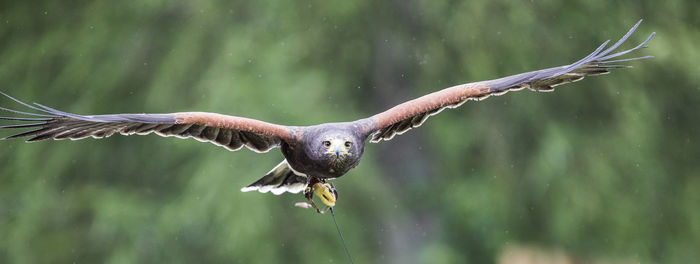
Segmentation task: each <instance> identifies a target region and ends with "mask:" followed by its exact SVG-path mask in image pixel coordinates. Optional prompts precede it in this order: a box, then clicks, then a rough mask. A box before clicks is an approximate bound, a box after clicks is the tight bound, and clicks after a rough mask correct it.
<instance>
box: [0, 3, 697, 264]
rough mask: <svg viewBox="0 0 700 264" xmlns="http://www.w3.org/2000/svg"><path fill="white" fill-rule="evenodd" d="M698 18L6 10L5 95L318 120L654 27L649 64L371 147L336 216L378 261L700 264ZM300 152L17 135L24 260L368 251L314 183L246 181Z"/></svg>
mask: <svg viewBox="0 0 700 264" xmlns="http://www.w3.org/2000/svg"><path fill="white" fill-rule="evenodd" d="M698 10H700V2H698V1H673V0H672V1H664V2H659V1H602V0H596V1H485V0H484V1H398V0H395V1H4V2H2V3H0V90H2V91H4V92H7V93H9V94H11V95H13V96H15V97H17V98H19V99H23V100H28V101H37V102H41V103H43V104H47V105H50V106H53V107H56V108H59V109H62V110H65V111H70V112H75V113H79V114H103V113H119V112H176V111H195V110H196V111H210V112H220V113H226V114H233V115H240V116H246V117H251V118H257V119H262V120H265V121H270V122H276V123H282V124H289V125H310V124H317V123H322V122H329V121H345V120H354V119H359V118H363V117H366V116H369V115H371V114H373V113H375V112H378V111H381V110H384V109H386V108H388V107H390V106H392V105H394V104H396V103H399V102H401V101H403V100H407V99H410V98H414V97H417V96H420V95H423V94H426V93H429V92H432V91H436V90H438V89H441V88H444V87H447V86H451V85H454V84H459V83H465V82H470V81H477V80H484V79H491V78H496V77H500V76H505V75H510V74H515V73H519V72H524V71H529V70H535V69H540V68H545V67H551V66H558V65H562V64H567V63H569V62H572V61H574V60H576V59H578V58H580V57H581V56H584V55H586V54H588V53H589V52H590V51H592V50H593V49H594V48H595V47H596V46H597V45H598V44H600V43H601V42H602V41H604V40H606V39H611V38H612V39H616V38H619V37H621V36H622V34H623V33H624V32H625V31H626V30H627V29H628V28H629V27H631V26H632V25H633V24H634V23H635V22H636V21H637V20H638V19H639V18H644V19H645V22H644V23H643V24H642V25H641V27H640V28H639V30H638V32H637V33H636V34H635V35H634V36H633V37H632V38H631V40H630V43H629V44H628V45H627V47H630V46H631V45H632V44H633V43H632V42H638V41H641V40H643V39H644V38H645V37H646V36H647V35H648V34H649V33H650V32H652V31H656V32H657V33H658V35H657V37H656V38H655V39H654V40H652V41H651V43H650V45H649V48H648V49H645V50H643V51H642V53H637V54H638V55H654V56H655V58H654V59H651V60H646V61H640V62H633V63H631V64H632V65H633V66H634V68H633V69H625V70H620V71H616V72H614V73H612V74H610V75H607V76H600V77H591V78H587V79H585V80H583V81H581V82H577V83H574V84H569V85H566V86H562V87H560V88H558V89H557V91H556V92H554V93H548V94H541V93H533V92H525V91H523V92H518V93H510V94H508V95H505V96H501V97H497V98H490V99H488V100H485V101H483V102H478V103H477V102H470V103H467V104H465V105H463V106H462V107H461V108H459V109H457V110H450V111H445V112H443V113H442V114H440V115H438V116H436V117H433V118H431V119H430V120H429V121H428V122H427V123H426V124H424V125H423V126H422V127H421V128H420V129H415V130H412V131H410V132H408V133H407V134H405V135H402V136H399V137H397V138H395V139H394V140H392V141H389V142H385V143H382V144H369V145H368V146H367V150H366V153H365V157H364V160H363V162H362V163H361V164H360V166H359V167H357V168H356V169H354V170H352V171H351V172H350V173H348V174H347V175H346V176H344V177H343V178H340V179H338V180H336V181H334V183H335V184H336V186H337V187H338V189H339V192H340V200H339V202H338V206H337V208H336V216H337V217H338V222H339V225H340V228H341V229H342V230H343V231H344V233H345V238H346V240H347V242H348V245H349V248H350V250H351V252H352V254H353V256H354V258H355V260H356V262H357V263H386V262H388V263H465V262H469V263H489V262H496V261H502V262H504V263H506V262H509V260H513V259H514V258H513V257H512V256H520V255H517V254H516V255H509V254H508V253H507V252H510V251H508V250H509V249H513V248H514V247H515V248H517V251H516V252H519V253H518V254H521V255H523V254H524V255H523V256H526V255H527V254H525V253H522V248H525V249H527V248H543V249H545V250H552V251H554V252H560V253H557V254H565V255H566V256H568V257H565V259H566V258H569V259H574V260H600V259H602V260H609V261H620V262H623V263H630V262H642V263H690V262H695V261H697V259H700V253H698V251H697V249H698V245H700V177H699V176H700V162H698V160H699V158H700V138H699V137H698V135H700V122H699V120H698V113H700V96H699V93H700V84H699V83H700V77H698V76H700V71H699V70H700V51H699V49H698V43H700V17H698V16H697V12H698ZM637 54H636V55H637ZM0 105H2V106H8V107H13V108H17V107H18V105H16V104H14V103H13V102H11V101H9V100H7V99H2V101H0ZM2 136H6V134H4V135H2ZM281 159H282V155H281V154H280V153H279V152H277V151H273V152H270V153H267V154H256V153H253V152H250V151H239V152H228V151H226V150H225V149H223V148H219V147H215V146H214V145H211V144H204V143H200V142H197V141H195V140H177V139H174V138H160V137H157V136H154V135H150V136H141V137H137V136H132V137H120V136H114V137H111V138H109V139H103V140H93V139H87V140H81V141H75V142H68V141H57V142H51V141H45V142H41V143H33V144H26V143H23V142H21V141H19V140H13V141H2V142H0V263H73V262H75V263H154V262H166V263H200V262H223V263H230V262H234V263H281V262H289V263H327V262H333V263H344V262H346V261H347V260H346V256H345V255H344V253H343V250H342V246H341V244H340V241H339V238H338V236H337V234H336V233H335V232H336V231H335V228H334V226H333V224H332V220H331V218H330V216H329V215H317V214H316V213H314V212H312V211H311V210H304V209H300V208H295V207H293V206H292V205H293V204H294V202H298V201H302V197H301V195H291V194H285V195H281V196H274V195H271V194H259V193H241V192H239V188H240V187H242V186H244V185H246V184H248V183H251V182H252V181H254V180H256V179H257V178H258V177H260V176H262V175H263V174H264V173H265V172H267V171H268V170H269V169H271V168H272V167H273V166H275V165H276V164H277V163H278V162H279V161H280V160H281ZM518 245H526V246H524V247H520V246H518ZM526 251H527V250H526ZM533 251H537V250H533ZM504 252H506V253H504ZM504 254H505V255H504ZM533 254H535V253H533ZM538 254H539V253H538Z"/></svg>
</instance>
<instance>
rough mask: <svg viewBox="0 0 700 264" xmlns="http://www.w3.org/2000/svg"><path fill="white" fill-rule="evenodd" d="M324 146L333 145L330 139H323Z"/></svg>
mask: <svg viewBox="0 0 700 264" xmlns="http://www.w3.org/2000/svg"><path fill="white" fill-rule="evenodd" d="M323 146H324V147H327V148H328V147H330V146H331V142H330V141H328V140H324V141H323Z"/></svg>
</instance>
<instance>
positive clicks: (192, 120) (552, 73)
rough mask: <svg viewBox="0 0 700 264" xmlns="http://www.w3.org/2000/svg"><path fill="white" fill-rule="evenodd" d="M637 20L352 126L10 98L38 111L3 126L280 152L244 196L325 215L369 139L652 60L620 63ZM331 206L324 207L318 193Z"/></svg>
mask: <svg viewBox="0 0 700 264" xmlns="http://www.w3.org/2000/svg"><path fill="white" fill-rule="evenodd" d="M641 22H642V21H641V20H640V21H639V22H637V23H636V24H635V25H634V26H633V27H632V28H631V29H630V30H629V31H628V32H627V33H626V34H625V35H624V36H623V37H622V38H621V39H620V40H619V41H617V42H616V43H614V44H613V45H612V46H610V47H608V48H606V46H607V44H608V43H609V41H606V42H604V43H603V44H602V45H600V46H599V47H598V48H597V49H595V51H593V52H592V53H590V54H589V55H588V56H586V57H584V58H582V59H580V60H579V61H576V62H574V63H571V64H568V65H564V66H559V67H553V68H548V69H543V70H537V71H531V72H526V73H520V74H516V75H512V76H508V77H503V78H499V79H494V80H488V81H480V82H473V83H467V84H460V85H456V86H453V87H449V88H446V89H442V90H439V91H436V92H433V93H431V94H428V95H425V96H422V97H419V98H416V99H413V100H410V101H407V102H405V103H402V104H399V105H397V106H394V107H392V108H390V109H388V110H386V111H384V112H381V113H378V114H376V115H373V116H371V117H368V118H365V119H360V120H356V121H352V122H341V123H324V124H319V125H313V126H285V125H278V124H272V123H267V122H263V121H260V120H255V119H249V118H245V117H238V116H230V115H223V114H216V113H206V112H180V113H169V114H108V115H77V114H72V113H67V112H63V111H59V110H56V109H54V108H51V107H48V106H44V105H41V104H38V103H34V104H33V105H31V104H27V103H24V102H21V101H19V100H17V99H15V98H12V97H10V96H9V95H6V94H5V93H2V94H3V95H5V96H6V97H8V98H9V99H11V100H13V101H15V102H16V103H19V104H21V105H23V106H25V107H27V108H29V109H31V110H33V111H36V112H32V113H30V112H23V111H17V110H13V109H9V108H4V107H0V109H1V110H4V111H7V112H11V113H14V114H18V115H22V116H12V117H0V119H2V120H11V121H17V122H26V123H19V124H10V125H4V126H0V129H21V128H31V130H29V131H25V132H22V133H19V134H14V135H11V136H8V137H6V138H5V139H10V138H23V137H27V138H28V139H27V141H28V142H32V141H39V140H45V139H56V140H60V139H72V140H76V139H83V138H87V137H93V138H104V137H109V136H111V135H113V134H116V133H119V134H122V135H134V134H136V135H146V134H149V133H152V132H154V133H156V134H158V135H160V136H166V137H167V136H175V137H179V138H190V137H191V138H194V139H197V140H199V141H202V142H211V143H214V144H216V145H218V146H222V147H224V148H226V149H228V150H231V151H234V150H239V149H241V148H242V147H244V146H245V147H246V148H248V149H250V150H253V151H256V152H267V151H269V150H271V149H273V148H277V147H279V148H280V149H281V151H282V155H283V156H284V160H282V162H281V163H279V165H277V166H276V167H275V168H273V169H272V170H270V171H269V172H268V173H267V174H265V176H263V177H262V178H260V179H259V180H257V181H255V182H253V183H252V184H250V185H248V186H246V187H244V188H242V189H241V190H242V191H244V192H247V191H254V190H257V191H259V192H263V193H265V192H272V193H274V194H277V195H279V194H282V193H284V192H290V193H299V192H302V191H303V194H304V197H305V198H306V199H307V200H308V202H309V203H302V204H303V205H307V206H309V207H313V208H315V209H316V211H317V212H319V213H322V212H325V210H327V209H328V208H331V207H333V206H335V202H336V199H337V196H338V194H337V191H336V190H335V187H334V186H333V185H332V184H330V183H329V182H328V180H329V179H334V178H338V177H340V176H343V175H344V174H345V173H347V172H348V171H349V170H350V169H352V168H354V167H355V166H357V164H358V163H359V162H360V158H361V157H362V153H363V151H364V148H365V142H366V141H368V139H369V142H372V143H379V142H381V141H387V140H390V139H392V138H393V137H394V136H395V135H400V134H402V133H404V132H406V131H408V130H410V129H412V128H415V127H418V126H420V125H421V124H423V122H425V120H426V119H427V118H428V117H430V116H433V115H435V114H438V113H440V112H441V111H442V110H445V109H448V108H456V107H458V106H461V105H462V104H463V103H465V102H467V101H469V100H477V101H478V100H482V99H485V98H487V97H489V96H492V95H502V94H504V93H506V92H509V91H517V90H522V89H525V88H527V89H530V90H533V91H539V92H550V91H552V90H553V89H554V87H555V86H557V85H561V84H565V83H569V82H574V81H578V80H581V79H582V78H583V77H585V76H588V75H598V74H605V73H608V72H609V71H610V70H611V69H617V68H627V67H629V66H625V65H619V64H618V63H621V62H627V61H633V60H639V59H646V58H650V57H651V56H642V57H634V58H622V59H621V58H619V57H620V56H623V55H625V54H627V53H629V52H632V51H635V50H637V49H640V48H644V47H646V43H647V42H649V40H651V38H652V37H653V36H654V34H655V33H651V34H650V35H649V37H647V38H646V40H644V41H643V42H642V43H640V44H639V45H637V46H635V47H633V48H631V49H628V50H624V51H618V52H614V51H615V50H616V49H617V48H618V47H619V46H620V45H621V44H622V43H623V42H625V40H627V39H628V38H629V36H630V35H631V34H632V33H633V32H634V31H635V30H636V29H637V27H638V26H639V24H640V23H641ZM314 194H316V196H318V197H319V199H320V200H321V201H322V202H323V203H324V204H325V205H326V207H325V208H324V209H323V210H320V209H319V208H318V207H317V206H316V205H315V204H314V202H313V196H314Z"/></svg>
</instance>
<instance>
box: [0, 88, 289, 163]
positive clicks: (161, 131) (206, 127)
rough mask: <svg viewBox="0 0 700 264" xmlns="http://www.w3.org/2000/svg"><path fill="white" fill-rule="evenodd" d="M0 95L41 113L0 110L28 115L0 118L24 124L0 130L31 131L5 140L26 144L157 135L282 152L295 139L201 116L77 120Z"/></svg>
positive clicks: (284, 130)
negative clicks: (284, 144) (20, 140)
mask: <svg viewBox="0 0 700 264" xmlns="http://www.w3.org/2000/svg"><path fill="white" fill-rule="evenodd" d="M0 94H2V95H4V96H6V97H7V98H9V99H11V100H13V101H15V102H17V103H19V104H22V105H24V106H25V107H28V108H30V109H32V110H34V111H37V112H38V113H28V112H23V111H17V110H12V109H8V108H4V107H0V110H4V111H6V112H11V113H15V114H19V115H23V116H24V117H4V116H0V120H11V121H18V122H24V123H21V124H12V125H5V126H0V130H5V129H21V128H31V129H32V130H30V131H26V132H22V133H19V134H15V135H11V136H9V137H6V138H4V139H10V138H22V137H28V138H29V139H27V141H28V142H30V141H39V140H44V139H57V140H60V139H72V140H77V139H83V138H87V137H93V138H104V137H109V136H111V135H113V134H115V133H119V134H122V135H134V134H137V135H146V134H150V133H152V132H155V133H156V134H158V135H160V136H166V137H167V136H175V137H179V138H189V137H192V138H195V139H197V140H199V141H202V142H211V143H214V144H216V145H219V146H222V147H225V148H227V149H229V150H238V149H241V148H242V147H243V146H246V147H247V148H249V149H251V150H253V151H256V152H267V151H269V150H270V149H272V148H275V147H278V146H279V145H280V143H281V141H282V140H287V139H290V138H291V130H290V128H289V127H286V126H281V125H276V124H271V123H266V122H263V121H259V120H255V119H249V118H244V117H237V116H229V115H222V114H216V113H203V112H182V113H170V114H114V115H76V114H71V113H66V112H63V111H59V110H56V109H53V108H50V107H48V106H44V105H41V104H37V103H34V105H30V104H27V103H24V102H21V101H19V100H17V99H15V98H12V97H10V96H9V95H7V94H5V93H2V92H0Z"/></svg>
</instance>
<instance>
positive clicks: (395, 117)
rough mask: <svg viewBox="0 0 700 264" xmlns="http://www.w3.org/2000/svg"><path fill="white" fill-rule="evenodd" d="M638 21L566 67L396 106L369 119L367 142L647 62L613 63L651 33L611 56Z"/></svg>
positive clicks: (466, 86)
mask: <svg viewBox="0 0 700 264" xmlns="http://www.w3.org/2000/svg"><path fill="white" fill-rule="evenodd" d="M641 22H642V20H639V22H637V24H635V25H634V26H633V27H632V28H631V29H630V30H629V31H628V32H627V34H625V35H624V36H623V37H622V38H621V39H620V40H619V41H617V42H616V43H615V44H613V45H612V46H610V47H609V48H607V49H605V50H603V49H604V48H605V47H606V46H607V44H608V43H609V40H608V41H606V42H604V43H603V44H602V45H600V46H599V47H598V48H597V49H596V50H595V51H593V52H592V53H591V54H589V55H588V56H586V57H584V58H583V59H581V60H579V61H577V62H574V63H572V64H569V65H564V66H560V67H553V68H548V69H543V70H538V71H531V72H526V73H521V74H516V75H512V76H508V77H504V78H500V79H495V80H489V81H482V82H475V83H467V84H461V85H457V86H453V87H450V88H446V89H443V90H440V91H437V92H434V93H431V94H428V95H425V96H422V97H419V98H416V99H413V100H411V101H408V102H405V103H402V104H400V105H397V106H395V107H393V108H391V109H389V110H386V111H384V112H382V113H379V114H376V115H374V116H372V117H370V118H368V119H369V121H370V122H367V121H366V120H364V119H363V120H362V122H364V123H369V124H372V125H371V126H370V127H369V128H368V129H369V131H368V132H371V133H373V134H372V138H371V139H370V141H371V142H375V143H377V142H380V141H382V140H390V139H391V138H393V137H394V136H395V135H397V134H402V133H404V132H406V131H408V130H410V129H411V128H414V127H418V126H420V125H421V124H423V122H425V120H426V119H428V117H430V116H432V115H435V114H437V113H440V111H442V110H444V109H447V108H456V107H459V106H461V105H462V104H463V103H465V102H466V101H469V100H482V99H485V98H487V97H489V96H492V95H502V94H504V93H506V92H509V91H518V90H522V89H525V88H528V89H530V90H533V91H539V92H551V91H553V90H554V87H555V86H557V85H561V84H565V83H570V82H574V81H578V80H581V79H582V78H583V77H585V76H588V75H598V74H605V73H608V72H609V70H611V69H616V68H629V67H630V66H625V65H616V64H615V63H620V62H626V61H632V60H639V59H646V58H651V56H643V57H636V58H627V59H615V60H613V59H614V58H617V57H619V56H622V55H625V54H627V53H629V52H632V51H634V50H637V49H640V48H645V47H646V46H645V45H646V43H647V42H649V40H651V38H652V37H654V34H655V33H651V34H650V35H649V37H647V39H646V40H644V41H643V42H642V43H640V44H639V45H637V46H636V47H634V48H631V49H628V50H624V51H620V52H616V53H612V52H613V51H614V50H615V49H617V48H618V47H619V46H620V45H621V44H622V43H623V42H625V41H626V40H627V39H628V38H629V36H630V35H632V33H633V32H634V31H635V30H636V29H637V27H638V26H639V24H640V23H641Z"/></svg>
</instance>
